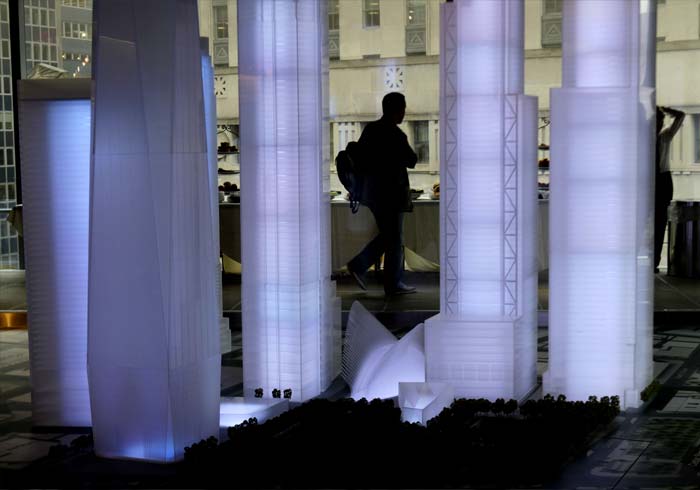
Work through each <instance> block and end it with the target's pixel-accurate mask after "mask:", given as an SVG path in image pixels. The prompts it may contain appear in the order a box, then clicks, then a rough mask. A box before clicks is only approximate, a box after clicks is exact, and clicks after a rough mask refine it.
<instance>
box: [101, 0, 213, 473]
mask: <svg viewBox="0 0 700 490" xmlns="http://www.w3.org/2000/svg"><path fill="white" fill-rule="evenodd" d="M94 6H95V8H94V16H95V23H96V25H98V26H99V36H98V37H97V39H96V41H95V51H94V57H95V63H94V70H93V77H94V79H93V86H94V93H93V98H94V120H93V135H94V136H93V137H94V141H93V149H94V150H93V157H92V181H91V208H90V212H91V215H90V269H89V295H88V297H89V305H88V329H89V336H88V372H89V383H90V398H91V405H92V416H93V417H92V421H93V435H94V438H95V453H96V454H97V455H98V456H102V457H111V458H137V459H143V460H149V461H157V462H172V461H176V460H179V459H181V458H182V457H183V454H184V448H185V446H188V445H191V444H193V443H195V442H198V441H200V440H202V439H206V438H208V437H210V436H218V434H219V408H220V407H219V398H220V397H219V392H220V375H221V357H220V347H219V317H220V312H219V300H218V296H217V286H216V285H217V281H218V280H219V277H218V276H217V274H216V270H215V267H214V263H215V261H216V256H215V255H214V254H215V250H216V247H215V246H214V245H213V243H214V240H213V239H212V238H213V237H214V231H213V230H214V223H213V215H212V209H211V203H212V199H213V197H212V192H213V188H212V185H211V178H210V175H209V172H210V171H209V163H208V157H207V137H206V127H207V126H206V119H205V103H204V95H203V81H202V57H201V50H200V39H199V32H198V31H199V29H198V18H197V2H196V0H176V1H172V0H151V1H148V2H143V1H137V0H124V1H120V2H113V1H99V2H95V4H94ZM134 448H137V449H136V450H135V449H134ZM138 448H140V449H138Z"/></svg>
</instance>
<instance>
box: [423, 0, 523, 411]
mask: <svg viewBox="0 0 700 490" xmlns="http://www.w3.org/2000/svg"><path fill="white" fill-rule="evenodd" d="M441 8H442V22H441V25H442V26H443V27H442V32H441V48H440V73H441V79H440V90H441V93H440V103H441V106H440V137H441V141H440V147H441V154H442V155H443V156H442V159H441V168H440V179H441V189H440V193H441V197H440V235H441V236H440V247H441V250H440V260H441V283H440V313H439V314H438V315H437V316H435V317H433V318H431V319H429V320H428V321H427V322H426V331H425V348H426V378H427V381H428V382H445V383H449V384H451V385H452V386H453V387H454V390H455V395H456V396H458V397H485V398H491V399H494V398H497V397H504V398H516V399H520V398H523V397H524V396H526V395H527V394H528V393H529V392H530V391H531V390H532V389H533V388H534V386H535V383H536V319H537V310H536V309H537V297H536V295H537V269H536V257H535V238H536V235H535V233H536V221H535V220H536V215H535V213H536V206H537V156H536V139H537V135H536V131H537V99H536V98H533V97H527V96H524V95H523V68H524V63H523V14H524V5H523V2H522V1H521V0H504V1H498V2H495V1H493V0H468V1H467V0H464V1H456V2H454V3H447V4H444V5H442V7H441Z"/></svg>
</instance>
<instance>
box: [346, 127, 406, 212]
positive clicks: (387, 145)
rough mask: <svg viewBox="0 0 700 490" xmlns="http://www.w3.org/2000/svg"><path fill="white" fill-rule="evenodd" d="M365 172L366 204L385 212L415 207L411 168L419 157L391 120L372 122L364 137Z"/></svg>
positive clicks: (362, 142)
mask: <svg viewBox="0 0 700 490" xmlns="http://www.w3.org/2000/svg"><path fill="white" fill-rule="evenodd" d="M359 143H360V148H361V149H362V153H363V167H364V169H363V170H364V172H363V173H364V174H365V183H364V192H363V195H362V199H361V202H362V204H364V205H366V206H369V207H374V208H376V209H378V210H381V211H396V212H402V211H403V212H407V211H411V210H413V202H412V200H411V186H410V184H409V182H408V172H407V170H406V169H407V168H414V167H415V166H416V162H417V161H418V157H417V155H416V154H415V152H414V151H413V149H412V148H411V146H410V145H409V144H408V138H406V134H405V133H404V132H403V131H401V129H399V127H398V126H397V125H396V124H394V123H392V122H391V121H389V120H387V119H384V118H382V119H379V120H378V121H373V122H371V123H369V124H368V125H367V126H366V127H365V129H364V130H363V131H362V136H360V141H359Z"/></svg>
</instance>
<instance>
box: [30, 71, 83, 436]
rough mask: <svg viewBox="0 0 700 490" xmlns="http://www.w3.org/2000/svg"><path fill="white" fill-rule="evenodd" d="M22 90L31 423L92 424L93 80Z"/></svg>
mask: <svg viewBox="0 0 700 490" xmlns="http://www.w3.org/2000/svg"><path fill="white" fill-rule="evenodd" d="M19 92H20V93H19V96H20V104H19V118H20V121H19V122H20V124H19V128H20V130H21V133H20V138H21V140H22V145H21V149H22V190H23V198H24V199H23V200H24V206H23V207H24V239H25V242H24V243H25V257H26V261H27V275H26V280H27V305H28V308H27V309H28V314H29V321H30V323H31V326H32V327H31V329H29V361H30V370H31V378H32V419H33V420H32V422H33V423H34V425H37V426H89V425H90V398H89V392H88V379H87V312H88V305H87V297H88V295H87V288H88V228H89V227H88V220H89V216H90V208H89V203H90V120H91V104H90V81H89V80H25V81H22V82H21V83H20V89H19Z"/></svg>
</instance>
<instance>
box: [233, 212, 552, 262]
mask: <svg viewBox="0 0 700 490" xmlns="http://www.w3.org/2000/svg"><path fill="white" fill-rule="evenodd" d="M538 208H539V219H538V225H537V228H538V229H537V237H538V247H537V257H538V267H539V270H544V269H547V268H548V267H549V262H548V255H549V201H548V200H540V201H539V206H538ZM439 218H440V201H438V200H423V199H419V200H416V201H413V212H412V213H406V215H405V218H404V227H403V228H404V231H403V232H404V245H405V246H406V248H408V249H409V250H410V251H411V252H414V253H415V254H417V255H418V256H419V257H420V258H422V259H424V261H425V262H423V261H418V264H419V265H418V266H416V267H414V269H415V270H421V265H420V264H422V263H425V266H426V267H429V268H430V269H429V270H433V264H439V263H440V226H439V225H440V219H439ZM240 227H241V214H240V204H237V203H236V204H233V203H222V204H220V205H219V232H220V234H221V237H220V238H221V241H220V243H221V252H222V253H224V254H226V255H227V256H228V257H230V258H232V259H233V260H235V261H237V262H240V260H241V239H240ZM331 233H332V235H331V251H332V254H331V257H332V268H333V271H338V270H340V269H342V268H343V267H344V266H345V264H347V263H348V261H349V260H350V259H352V258H353V257H354V256H355V254H357V253H358V252H359V251H360V250H361V249H362V247H363V246H365V245H366V244H367V242H369V241H370V240H371V239H372V238H373V237H374V236H375V235H376V234H377V227H376V225H375V223H374V218H373V217H372V213H371V212H370V211H369V209H367V208H365V207H364V206H360V210H359V211H358V212H357V214H352V211H351V210H350V205H349V204H348V202H347V201H333V202H332V203H331ZM409 253H410V252H407V255H409Z"/></svg>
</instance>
